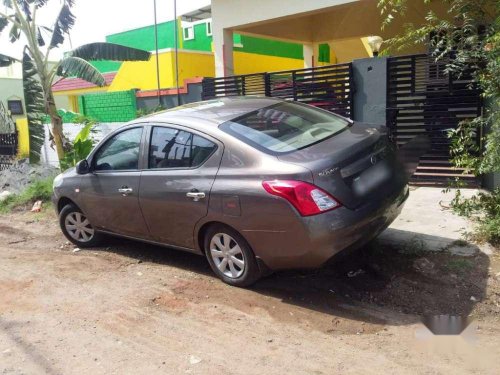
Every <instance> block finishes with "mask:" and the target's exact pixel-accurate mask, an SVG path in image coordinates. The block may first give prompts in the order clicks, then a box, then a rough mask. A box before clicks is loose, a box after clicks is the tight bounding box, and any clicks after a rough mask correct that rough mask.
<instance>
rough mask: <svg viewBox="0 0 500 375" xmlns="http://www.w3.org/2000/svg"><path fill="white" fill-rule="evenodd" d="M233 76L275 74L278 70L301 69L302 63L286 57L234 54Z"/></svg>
mask: <svg viewBox="0 0 500 375" xmlns="http://www.w3.org/2000/svg"><path fill="white" fill-rule="evenodd" d="M233 59H234V74H250V73H261V72H275V71H278V70H290V69H302V68H303V67H304V61H303V60H298V59H290V58H287V57H276V56H266V55H257V54H255V53H245V52H234V53H233Z"/></svg>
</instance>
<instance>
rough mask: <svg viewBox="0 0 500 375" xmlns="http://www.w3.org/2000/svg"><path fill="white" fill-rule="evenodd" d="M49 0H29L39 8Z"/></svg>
mask: <svg viewBox="0 0 500 375" xmlns="http://www.w3.org/2000/svg"><path fill="white" fill-rule="evenodd" d="M48 1H49V0H28V2H29V3H30V4H35V6H36V7H37V8H41V7H43V6H44V5H45V4H47V2H48Z"/></svg>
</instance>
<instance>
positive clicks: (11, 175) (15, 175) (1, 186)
mask: <svg viewBox="0 0 500 375" xmlns="http://www.w3.org/2000/svg"><path fill="white" fill-rule="evenodd" d="M58 173H60V171H59V169H57V168H55V167H54V166H51V165H32V164H29V163H28V162H27V160H18V161H16V162H15V163H14V164H12V165H11V166H10V167H9V168H8V169H6V170H3V171H0V194H1V193H4V192H6V191H7V192H9V193H10V194H17V193H20V192H21V191H23V190H24V189H25V188H26V187H27V186H28V185H29V184H31V183H33V182H35V181H37V180H43V179H46V178H49V177H52V176H56V175H57V174H58ZM4 194H8V193H4Z"/></svg>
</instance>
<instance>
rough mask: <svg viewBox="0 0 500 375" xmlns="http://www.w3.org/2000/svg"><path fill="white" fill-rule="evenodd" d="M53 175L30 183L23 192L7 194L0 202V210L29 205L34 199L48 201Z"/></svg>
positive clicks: (10, 209) (4, 210)
mask: <svg viewBox="0 0 500 375" xmlns="http://www.w3.org/2000/svg"><path fill="white" fill-rule="evenodd" d="M53 181H54V178H53V177H50V178H47V179H44V180H38V181H35V182H33V183H32V184H30V185H29V186H28V187H27V188H26V189H25V190H24V191H23V192H21V193H19V194H14V195H11V196H9V197H8V198H7V199H6V200H4V201H2V202H0V212H3V213H6V212H10V211H12V210H13V209H15V208H17V207H20V206H31V205H33V203H35V202H36V201H44V202H47V201H50V198H51V196H52V183H53Z"/></svg>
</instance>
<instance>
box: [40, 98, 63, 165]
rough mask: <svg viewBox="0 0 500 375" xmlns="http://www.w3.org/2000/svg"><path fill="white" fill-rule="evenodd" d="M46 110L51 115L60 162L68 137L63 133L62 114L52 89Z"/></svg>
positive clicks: (53, 139) (52, 131)
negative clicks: (58, 109) (58, 111)
mask: <svg viewBox="0 0 500 375" xmlns="http://www.w3.org/2000/svg"><path fill="white" fill-rule="evenodd" d="M45 111H46V113H47V114H48V115H49V116H50V123H51V129H50V132H51V134H52V141H53V142H54V145H55V148H56V152H57V157H58V158H59V163H61V161H62V160H63V158H64V154H65V148H66V147H65V146H66V139H65V137H64V133H63V121H62V118H61V116H59V114H58V113H57V107H56V103H55V101H54V95H53V94H52V91H50V92H49V93H48V95H47V99H46V102H45Z"/></svg>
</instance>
